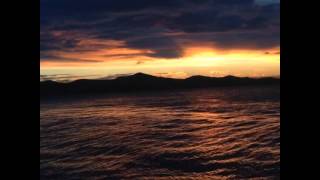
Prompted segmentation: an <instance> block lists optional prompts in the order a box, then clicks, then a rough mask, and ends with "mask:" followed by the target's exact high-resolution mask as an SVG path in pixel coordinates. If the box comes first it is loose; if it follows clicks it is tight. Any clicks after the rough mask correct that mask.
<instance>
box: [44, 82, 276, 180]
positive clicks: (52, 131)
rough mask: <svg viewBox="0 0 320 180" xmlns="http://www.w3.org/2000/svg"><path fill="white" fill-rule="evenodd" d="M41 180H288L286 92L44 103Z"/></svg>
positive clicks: (241, 90) (249, 90) (200, 92)
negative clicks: (284, 167)
mask: <svg viewBox="0 0 320 180" xmlns="http://www.w3.org/2000/svg"><path fill="white" fill-rule="evenodd" d="M40 179H43V180H47V179H57V180H69V179H70V180H76V179H89V180H90V179H94V180H98V179H213V180H214V179H217V180H224V179H259V180H260V179H280V87H279V86H263V87H252V86H251V87H225V88H209V89H194V90H175V91H162V92H140V93H127V94H125V93H118V94H117V93H114V94H106V95H95V96H86V97H64V98H56V99H51V100H41V101H40Z"/></svg>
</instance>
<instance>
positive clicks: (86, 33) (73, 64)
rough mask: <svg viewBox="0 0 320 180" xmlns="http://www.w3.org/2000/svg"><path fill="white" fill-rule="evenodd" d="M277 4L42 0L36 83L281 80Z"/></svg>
mask: <svg viewBox="0 0 320 180" xmlns="http://www.w3.org/2000/svg"><path fill="white" fill-rule="evenodd" d="M279 3H280V0H40V11H41V12H40V80H73V79H80V78H81V79H82V78H101V77H116V76H121V75H127V74H132V73H136V72H144V73H148V74H153V75H157V76H165V77H173V78H186V77H189V76H192V75H206V76H215V77H220V76H226V75H235V76H250V77H261V76H280V4H279Z"/></svg>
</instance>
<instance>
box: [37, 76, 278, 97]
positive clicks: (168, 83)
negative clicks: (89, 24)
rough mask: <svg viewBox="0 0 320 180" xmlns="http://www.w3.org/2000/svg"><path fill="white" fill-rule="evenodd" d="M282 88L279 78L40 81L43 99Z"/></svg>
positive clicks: (197, 77)
mask: <svg viewBox="0 0 320 180" xmlns="http://www.w3.org/2000/svg"><path fill="white" fill-rule="evenodd" d="M262 85H280V79H278V78H271V77H270V78H241V77H235V76H226V77H221V78H216V77H206V76H192V77H189V78H187V79H172V78H164V77H157V76H152V75H149V74H144V73H137V74H133V75H129V76H123V77H117V78H115V79H100V80H88V79H82V80H76V81H73V82H69V83H59V82H55V81H43V82H40V97H51V96H72V95H83V94H103V93H110V92H136V91H161V90H173V89H193V88H209V87H222V86H262Z"/></svg>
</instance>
